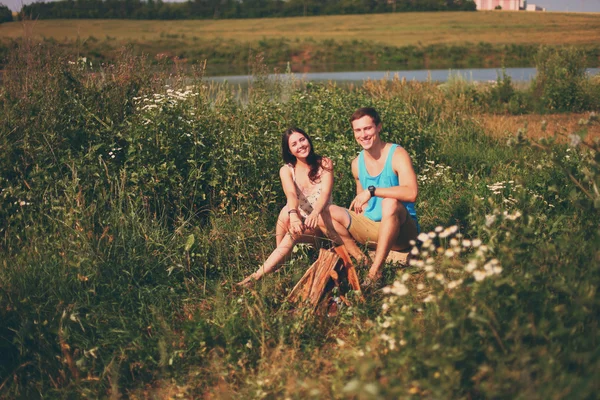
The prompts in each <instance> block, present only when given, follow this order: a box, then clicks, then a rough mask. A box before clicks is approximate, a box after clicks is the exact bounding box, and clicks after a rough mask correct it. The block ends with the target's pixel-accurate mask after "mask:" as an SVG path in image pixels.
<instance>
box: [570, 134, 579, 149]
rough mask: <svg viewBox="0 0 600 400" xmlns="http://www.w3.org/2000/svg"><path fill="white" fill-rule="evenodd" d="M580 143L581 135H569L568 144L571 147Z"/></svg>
mask: <svg viewBox="0 0 600 400" xmlns="http://www.w3.org/2000/svg"><path fill="white" fill-rule="evenodd" d="M580 143H581V136H579V135H569V144H570V145H571V147H577V146H579V144H580Z"/></svg>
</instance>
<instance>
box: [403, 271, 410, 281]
mask: <svg viewBox="0 0 600 400" xmlns="http://www.w3.org/2000/svg"><path fill="white" fill-rule="evenodd" d="M409 279H410V274H408V273H406V272H405V273H404V274H402V282H406V281H407V280H409Z"/></svg>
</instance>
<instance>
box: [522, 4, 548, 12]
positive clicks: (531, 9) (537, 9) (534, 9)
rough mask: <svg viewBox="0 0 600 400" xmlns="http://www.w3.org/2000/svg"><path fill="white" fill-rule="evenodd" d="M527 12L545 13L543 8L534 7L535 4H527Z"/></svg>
mask: <svg viewBox="0 0 600 400" xmlns="http://www.w3.org/2000/svg"><path fill="white" fill-rule="evenodd" d="M526 10H527V11H546V9H545V8H544V7H539V6H536V5H535V4H527V8H526Z"/></svg>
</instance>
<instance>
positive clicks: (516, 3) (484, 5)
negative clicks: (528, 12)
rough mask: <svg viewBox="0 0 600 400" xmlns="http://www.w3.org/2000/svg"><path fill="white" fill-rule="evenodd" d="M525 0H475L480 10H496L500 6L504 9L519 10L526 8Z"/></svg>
mask: <svg viewBox="0 0 600 400" xmlns="http://www.w3.org/2000/svg"><path fill="white" fill-rule="evenodd" d="M525 3H526V1H525V0H475V4H476V5H477V9H478V10H495V9H496V7H498V6H500V7H502V9H503V10H509V11H519V10H524V9H525Z"/></svg>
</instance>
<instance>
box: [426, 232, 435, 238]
mask: <svg viewBox="0 0 600 400" xmlns="http://www.w3.org/2000/svg"><path fill="white" fill-rule="evenodd" d="M427 236H429V238H430V239H434V238H435V236H436V234H435V232H429V233H428V234H427Z"/></svg>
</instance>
